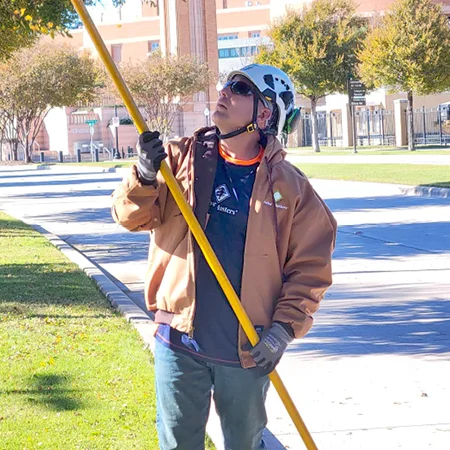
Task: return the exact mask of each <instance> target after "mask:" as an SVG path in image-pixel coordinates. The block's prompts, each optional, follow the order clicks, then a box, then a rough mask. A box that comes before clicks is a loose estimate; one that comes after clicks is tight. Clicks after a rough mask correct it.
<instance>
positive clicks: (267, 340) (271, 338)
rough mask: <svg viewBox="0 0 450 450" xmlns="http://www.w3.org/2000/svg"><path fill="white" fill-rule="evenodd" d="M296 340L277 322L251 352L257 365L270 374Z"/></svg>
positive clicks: (262, 336)
mask: <svg viewBox="0 0 450 450" xmlns="http://www.w3.org/2000/svg"><path fill="white" fill-rule="evenodd" d="M293 340H294V338H293V337H292V336H291V335H290V334H289V333H288V332H287V331H286V329H285V328H284V327H283V326H282V325H280V324H279V323H277V322H274V323H273V324H272V326H271V327H270V328H269V329H268V330H267V331H264V332H263V333H262V334H261V339H260V341H259V342H258V343H257V344H256V345H255V346H254V347H253V348H252V349H251V350H250V355H251V356H252V358H253V359H254V360H255V363H256V364H257V365H258V366H259V367H262V368H263V369H264V373H265V374H269V373H270V372H272V370H273V369H275V366H276V365H277V364H278V363H279V362H280V359H281V357H282V356H283V353H284V351H285V350H286V347H287V346H288V345H289V344H290V343H291V342H292V341H293Z"/></svg>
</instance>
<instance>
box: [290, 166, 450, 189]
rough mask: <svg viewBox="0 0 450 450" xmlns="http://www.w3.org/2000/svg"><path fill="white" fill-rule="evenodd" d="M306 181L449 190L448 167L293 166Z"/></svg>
mask: <svg viewBox="0 0 450 450" xmlns="http://www.w3.org/2000/svg"><path fill="white" fill-rule="evenodd" d="M296 166H297V167H299V168H300V170H302V171H303V172H305V173H306V175H308V177H309V178H322V179H327V180H347V181H373V182H377V183H395V184H409V185H412V186H417V185H424V186H437V187H446V188H450V166H434V165H433V166H432V165H420V164H314V163H311V164H310V163H305V164H303V163H300V164H296Z"/></svg>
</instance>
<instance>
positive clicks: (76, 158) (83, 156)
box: [19, 147, 137, 163]
mask: <svg viewBox="0 0 450 450" xmlns="http://www.w3.org/2000/svg"><path fill="white" fill-rule="evenodd" d="M136 157H137V153H136V150H135V149H133V148H131V147H128V148H127V149H124V148H122V149H121V150H120V151H116V150H115V149H112V150H107V149H104V148H103V149H100V150H99V149H95V150H94V151H93V152H82V151H80V150H79V151H76V152H75V153H69V154H64V153H63V152H52V151H45V152H34V153H33V154H32V159H33V162H35V163H56V162H60V163H77V162H106V161H120V160H124V159H125V160H126V159H131V158H136ZM19 159H21V158H19Z"/></svg>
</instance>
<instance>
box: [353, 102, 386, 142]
mask: <svg viewBox="0 0 450 450" xmlns="http://www.w3.org/2000/svg"><path fill="white" fill-rule="evenodd" d="M355 124H356V141H357V145H368V146H370V145H381V146H382V145H395V117H394V111H392V110H386V109H374V110H372V109H360V110H356V111H355Z"/></svg>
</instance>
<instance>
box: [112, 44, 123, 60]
mask: <svg viewBox="0 0 450 450" xmlns="http://www.w3.org/2000/svg"><path fill="white" fill-rule="evenodd" d="M111 56H112V59H113V61H114V62H115V63H120V62H121V61H122V44H114V45H111Z"/></svg>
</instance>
